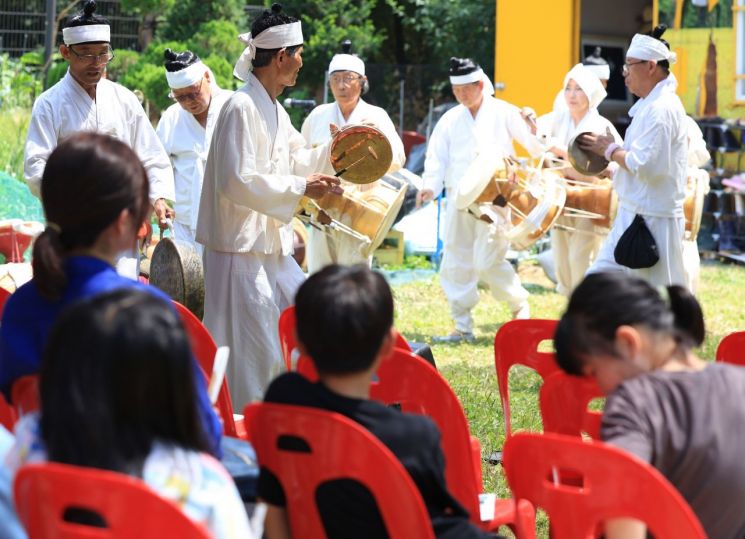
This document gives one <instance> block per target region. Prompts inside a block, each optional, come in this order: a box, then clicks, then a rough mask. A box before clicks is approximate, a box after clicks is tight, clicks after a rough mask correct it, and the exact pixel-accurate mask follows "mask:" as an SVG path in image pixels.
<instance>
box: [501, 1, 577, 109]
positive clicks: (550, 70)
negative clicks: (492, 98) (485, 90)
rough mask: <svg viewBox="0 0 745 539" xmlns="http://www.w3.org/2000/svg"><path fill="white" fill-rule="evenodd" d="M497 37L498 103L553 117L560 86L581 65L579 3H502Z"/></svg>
mask: <svg viewBox="0 0 745 539" xmlns="http://www.w3.org/2000/svg"><path fill="white" fill-rule="evenodd" d="M496 36H497V37H496V54H495V66H494V82H495V83H504V85H505V87H504V90H497V92H496V94H495V95H496V97H498V98H500V99H504V100H506V101H509V102H510V103H513V104H514V105H517V106H519V107H522V106H530V107H533V108H534V109H535V110H536V111H537V112H538V114H543V113H546V112H549V111H550V110H551V108H552V106H553V101H554V97H555V96H556V91H557V87H556V81H560V80H563V79H564V75H565V74H566V72H567V71H569V69H570V68H571V67H572V66H573V65H574V64H576V63H577V61H578V56H579V0H530V1H527V0H522V1H519V0H501V1H497V32H496ZM548 81H550V82H548Z"/></svg>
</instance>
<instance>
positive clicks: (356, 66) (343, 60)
mask: <svg viewBox="0 0 745 539" xmlns="http://www.w3.org/2000/svg"><path fill="white" fill-rule="evenodd" d="M334 71H352V72H353V73H357V74H358V75H361V76H363V77H364V76H365V62H363V61H362V58H360V57H359V56H354V55H353V54H335V55H334V57H333V58H332V59H331V62H330V63H329V73H333V72H334Z"/></svg>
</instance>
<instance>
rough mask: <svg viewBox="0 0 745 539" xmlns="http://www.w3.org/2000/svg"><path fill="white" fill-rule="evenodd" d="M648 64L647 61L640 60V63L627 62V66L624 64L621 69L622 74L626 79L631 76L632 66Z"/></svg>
mask: <svg viewBox="0 0 745 539" xmlns="http://www.w3.org/2000/svg"><path fill="white" fill-rule="evenodd" d="M646 62H647V61H646V60H639V61H638V62H626V63H625V64H623V67H622V68H621V74H622V75H623V76H624V77H625V76H626V75H628V74H629V68H630V67H631V66H635V65H639V64H644V63H646Z"/></svg>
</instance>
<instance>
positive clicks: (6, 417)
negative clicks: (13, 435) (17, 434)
mask: <svg viewBox="0 0 745 539" xmlns="http://www.w3.org/2000/svg"><path fill="white" fill-rule="evenodd" d="M17 420H18V416H17V415H16V411H15V409H14V408H13V407H12V406H11V405H10V404H8V401H6V400H5V397H4V396H3V395H2V393H0V425H2V426H3V427H5V428H6V429H8V431H9V432H13V427H14V426H15V424H16V421H17Z"/></svg>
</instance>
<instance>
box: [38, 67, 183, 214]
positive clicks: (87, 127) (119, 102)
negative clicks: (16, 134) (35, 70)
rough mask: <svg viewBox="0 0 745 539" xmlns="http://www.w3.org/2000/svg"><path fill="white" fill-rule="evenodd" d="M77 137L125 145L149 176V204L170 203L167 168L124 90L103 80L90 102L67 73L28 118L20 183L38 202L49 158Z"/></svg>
mask: <svg viewBox="0 0 745 539" xmlns="http://www.w3.org/2000/svg"><path fill="white" fill-rule="evenodd" d="M80 131H93V132H96V133H102V134H105V135H111V136H112V137H115V138H117V139H119V140H121V141H122V142H124V143H125V144H127V145H128V146H129V147H130V148H132V149H133V150H134V151H135V153H136V154H137V156H138V157H139V158H140V160H141V161H142V164H143V165H144V166H145V170H146V171H147V175H148V179H149V180H150V202H151V203H152V202H154V201H155V200H157V199H159V198H165V199H167V200H173V199H174V197H175V193H174V185H173V171H172V170H171V163H170V161H169V160H168V156H167V155H166V153H165V151H164V150H163V145H162V144H161V143H160V140H158V137H157V136H156V134H155V130H154V129H153V126H152V125H151V124H150V120H149V119H148V117H147V116H146V115H145V111H144V110H143V109H142V105H140V102H139V101H138V100H137V97H136V96H135V95H134V94H133V93H132V92H130V91H129V90H127V89H126V88H125V87H124V86H121V85H119V84H116V83H114V82H111V81H110V80H107V79H101V80H100V81H99V82H98V84H97V85H96V99H95V100H93V99H91V97H90V96H89V95H88V93H87V92H86V91H85V90H84V89H83V87H82V86H80V85H79V84H78V83H77V82H76V81H75V79H73V78H72V76H71V75H70V72H69V71H68V72H67V74H66V75H65V76H64V77H63V78H62V80H60V81H59V82H58V83H57V84H55V85H54V86H52V87H51V88H49V89H48V90H47V91H45V92H44V93H42V94H41V95H40V96H39V98H38V99H37V100H36V102H35V103H34V108H33V110H32V112H31V122H30V123H29V126H28V136H27V138H26V150H25V156H24V177H25V179H26V182H27V183H28V186H29V189H30V190H31V192H32V193H33V194H34V195H36V196H37V197H38V196H41V177H42V174H43V173H44V167H45V166H46V164H47V159H48V158H49V154H50V153H52V150H54V149H55V148H56V147H57V145H58V144H59V142H60V141H61V140H62V139H64V138H65V137H68V136H70V135H72V134H73V133H77V132H80Z"/></svg>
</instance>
